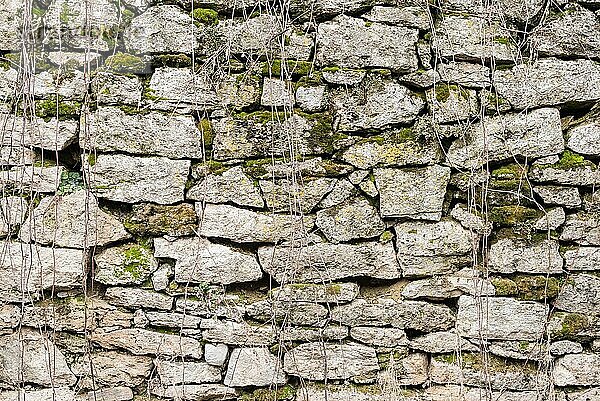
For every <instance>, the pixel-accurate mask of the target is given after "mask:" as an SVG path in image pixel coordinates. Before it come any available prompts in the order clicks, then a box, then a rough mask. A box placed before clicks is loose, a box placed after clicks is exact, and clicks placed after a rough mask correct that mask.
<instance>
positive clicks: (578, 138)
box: [567, 119, 600, 155]
mask: <svg viewBox="0 0 600 401" xmlns="http://www.w3.org/2000/svg"><path fill="white" fill-rule="evenodd" d="M567 148H569V149H571V150H572V151H574V152H576V153H579V154H582V155H600V119H590V120H587V121H584V122H583V123H581V124H579V125H576V126H575V127H573V128H570V129H569V131H567Z"/></svg>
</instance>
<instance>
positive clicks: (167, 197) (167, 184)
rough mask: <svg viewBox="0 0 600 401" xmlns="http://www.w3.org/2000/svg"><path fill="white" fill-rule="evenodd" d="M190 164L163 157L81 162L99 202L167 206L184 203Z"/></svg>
mask: <svg viewBox="0 0 600 401" xmlns="http://www.w3.org/2000/svg"><path fill="white" fill-rule="evenodd" d="M190 164H191V163H190V161H189V160H170V159H167V158H164V157H134V156H128V155H119V154H106V155H104V154H102V155H97V156H96V157H95V158H93V159H92V160H85V159H84V172H86V175H87V177H88V180H89V182H90V185H91V190H92V192H94V193H95V194H96V195H97V196H98V197H99V198H106V199H109V200H112V201H117V202H126V203H136V202H154V203H158V204H161V205H168V204H173V203H176V202H180V201H182V200H183V192H184V188H185V183H186V181H187V177H188V173H189V169H190Z"/></svg>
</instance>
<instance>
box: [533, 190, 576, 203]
mask: <svg viewBox="0 0 600 401" xmlns="http://www.w3.org/2000/svg"><path fill="white" fill-rule="evenodd" d="M533 191H534V192H535V193H536V194H537V195H539V196H540V197H541V198H542V200H543V201H544V203H545V204H548V205H561V206H566V207H577V206H579V205H581V197H580V196H579V190H578V189H577V188H571V187H558V186H551V185H548V186H543V187H541V186H540V187H534V188H533Z"/></svg>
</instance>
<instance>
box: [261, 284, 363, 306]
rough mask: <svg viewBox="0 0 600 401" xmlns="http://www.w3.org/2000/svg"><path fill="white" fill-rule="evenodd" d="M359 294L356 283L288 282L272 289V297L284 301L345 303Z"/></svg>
mask: <svg viewBox="0 0 600 401" xmlns="http://www.w3.org/2000/svg"><path fill="white" fill-rule="evenodd" d="M357 296H358V285H357V284H355V283H332V284H287V285H284V286H283V287H279V288H274V289H273V290H271V297H272V298H273V299H275V300H277V301H282V302H285V301H287V302H321V303H335V304H339V303H345V302H350V301H352V300H353V299H354V298H356V297H357Z"/></svg>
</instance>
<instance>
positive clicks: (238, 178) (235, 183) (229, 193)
mask: <svg viewBox="0 0 600 401" xmlns="http://www.w3.org/2000/svg"><path fill="white" fill-rule="evenodd" d="M186 199H190V200H197V201H204V202H207V203H228V202H232V203H235V204H237V205H240V206H253V207H263V206H264V204H265V201H264V200H263V198H262V196H261V195H260V190H259V189H258V188H257V187H256V185H255V184H254V181H252V180H251V179H250V178H249V177H248V176H247V175H246V174H244V172H243V170H242V168H241V167H240V166H236V167H233V168H230V169H227V170H225V171H223V172H219V173H212V174H207V175H206V176H205V177H204V178H203V179H202V180H201V181H200V182H199V183H198V184H196V185H194V186H193V187H191V188H190V189H189V190H188V192H187V195H186Z"/></svg>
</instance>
